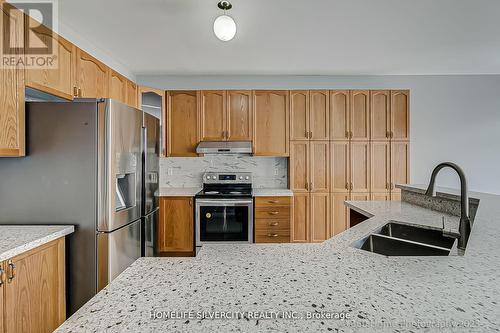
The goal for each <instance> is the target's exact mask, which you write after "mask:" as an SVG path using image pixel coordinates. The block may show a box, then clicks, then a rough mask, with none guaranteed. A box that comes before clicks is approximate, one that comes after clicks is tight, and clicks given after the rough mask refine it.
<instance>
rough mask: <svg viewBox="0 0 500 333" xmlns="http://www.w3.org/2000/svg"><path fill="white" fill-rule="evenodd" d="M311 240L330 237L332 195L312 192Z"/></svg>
mask: <svg viewBox="0 0 500 333" xmlns="http://www.w3.org/2000/svg"><path fill="white" fill-rule="evenodd" d="M310 196H311V199H310V203H311V204H310V212H309V214H310V216H311V242H313V243H315V242H322V241H325V240H327V239H328V238H330V223H329V222H330V195H329V193H311V194H310Z"/></svg>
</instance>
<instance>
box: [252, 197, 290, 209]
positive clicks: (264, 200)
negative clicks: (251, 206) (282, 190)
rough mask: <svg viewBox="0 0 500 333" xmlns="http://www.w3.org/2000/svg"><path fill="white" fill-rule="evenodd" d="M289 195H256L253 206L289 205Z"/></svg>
mask: <svg viewBox="0 0 500 333" xmlns="http://www.w3.org/2000/svg"><path fill="white" fill-rule="evenodd" d="M291 202H292V201H291V197H257V198H255V207H269V206H271V207H274V206H290V204H291Z"/></svg>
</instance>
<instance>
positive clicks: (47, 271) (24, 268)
mask: <svg viewBox="0 0 500 333" xmlns="http://www.w3.org/2000/svg"><path fill="white" fill-rule="evenodd" d="M10 264H11V265H14V266H15V273H14V274H12V273H11V269H12V268H9V266H10ZM6 271H7V274H8V275H13V278H12V279H11V280H9V279H7V282H6V283H5V285H4V288H5V304H6V306H5V309H4V311H5V312H4V313H5V333H14V332H47V333H48V332H53V331H54V330H55V329H56V328H57V327H58V326H59V325H61V324H62V323H63V322H64V320H65V319H66V300H65V289H66V285H65V283H66V282H65V279H66V274H65V259H64V238H60V239H58V240H55V241H52V242H50V243H48V244H45V245H42V246H40V247H37V248H35V249H33V250H30V251H28V252H25V253H23V254H20V255H18V256H16V257H14V258H12V259H11V260H9V261H6Z"/></svg>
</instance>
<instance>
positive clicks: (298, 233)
mask: <svg viewBox="0 0 500 333" xmlns="http://www.w3.org/2000/svg"><path fill="white" fill-rule="evenodd" d="M291 234H292V235H291V241H292V242H296V243H305V242H308V241H309V193H300V192H299V193H297V192H294V194H293V209H292V230H291Z"/></svg>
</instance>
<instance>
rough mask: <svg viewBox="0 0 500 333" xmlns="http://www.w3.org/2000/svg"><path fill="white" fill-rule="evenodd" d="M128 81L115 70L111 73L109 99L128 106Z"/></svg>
mask: <svg viewBox="0 0 500 333" xmlns="http://www.w3.org/2000/svg"><path fill="white" fill-rule="evenodd" d="M127 81H128V80H127V79H126V78H125V77H124V76H123V75H121V74H120V73H118V72H115V71H114V70H110V71H109V97H110V98H112V99H114V100H117V101H119V102H122V103H124V104H127Z"/></svg>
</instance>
